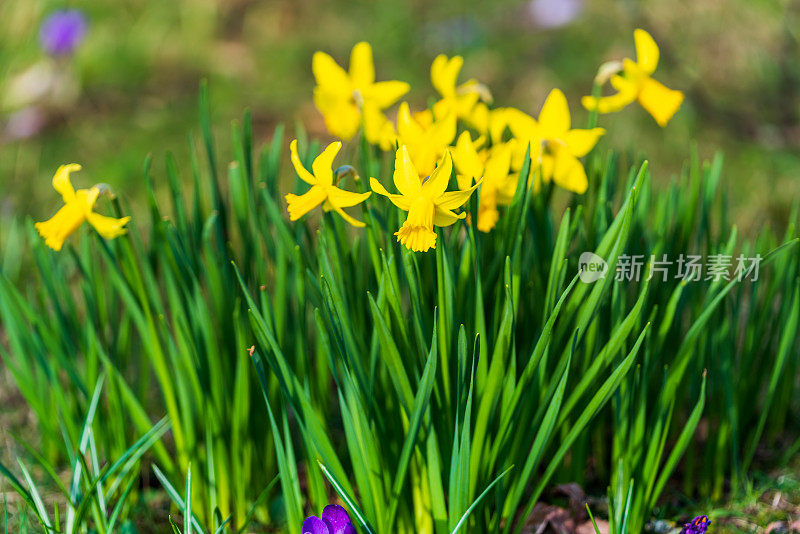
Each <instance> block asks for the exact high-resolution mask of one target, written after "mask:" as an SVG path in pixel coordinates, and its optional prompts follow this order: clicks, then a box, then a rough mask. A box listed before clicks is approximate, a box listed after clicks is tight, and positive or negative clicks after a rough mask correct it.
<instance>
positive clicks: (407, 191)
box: [393, 145, 422, 197]
mask: <svg viewBox="0 0 800 534" xmlns="http://www.w3.org/2000/svg"><path fill="white" fill-rule="evenodd" d="M393 178H394V185H395V187H397V190H398V191H400V194H402V195H405V196H407V197H415V196H417V195H418V194H419V191H420V190H421V189H422V182H421V181H420V179H419V173H418V172H417V169H416V167H414V164H413V163H412V162H411V156H409V155H408V148H406V146H405V145H402V146H401V147H400V148H398V149H397V153H396V154H395V159H394V177H393Z"/></svg>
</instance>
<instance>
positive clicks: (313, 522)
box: [302, 504, 356, 534]
mask: <svg viewBox="0 0 800 534" xmlns="http://www.w3.org/2000/svg"><path fill="white" fill-rule="evenodd" d="M302 534H356V527H354V526H353V524H352V523H351V522H350V516H349V515H347V512H346V511H345V509H344V508H342V507H341V506H339V505H338V504H329V505H328V506H326V507H325V509H324V510H323V511H322V519H320V518H319V517H317V516H315V515H312V516H310V517H308V518H306V520H305V521H303V532H302Z"/></svg>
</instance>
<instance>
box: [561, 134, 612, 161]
mask: <svg viewBox="0 0 800 534" xmlns="http://www.w3.org/2000/svg"><path fill="white" fill-rule="evenodd" d="M605 133H606V131H605V129H603V128H592V129H591V130H570V131H568V132H567V133H566V134H565V135H564V142H565V143H566V144H567V150H569V153H570V154H572V155H573V156H575V157H578V158H580V157H583V156H585V155H586V154H588V153H589V151H590V150H592V149H593V148H594V146H595V145H596V144H597V141H598V140H599V139H600V138H601V137H602V136H603V134H605Z"/></svg>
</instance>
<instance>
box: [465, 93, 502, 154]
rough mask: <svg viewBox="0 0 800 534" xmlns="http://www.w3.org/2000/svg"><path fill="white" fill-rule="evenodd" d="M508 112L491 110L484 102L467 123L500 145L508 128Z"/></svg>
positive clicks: (478, 106) (472, 113)
mask: <svg viewBox="0 0 800 534" xmlns="http://www.w3.org/2000/svg"><path fill="white" fill-rule="evenodd" d="M506 112H507V109H506V108H495V109H489V106H487V105H486V104H484V103H483V102H478V103H477V104H475V107H474V108H472V112H470V115H469V117H468V118H467V119H465V122H466V123H467V124H469V125H470V126H471V127H472V128H474V129H475V130H476V131H477V132H478V133H480V134H481V135H488V136H489V139H491V140H492V143H495V144H498V143H501V142H502V141H503V134H504V133H505V131H506V126H508V124H507V121H506V114H507V113H506Z"/></svg>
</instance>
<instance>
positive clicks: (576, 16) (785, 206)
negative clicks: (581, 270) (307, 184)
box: [0, 0, 800, 231]
mask: <svg viewBox="0 0 800 534" xmlns="http://www.w3.org/2000/svg"><path fill="white" fill-rule="evenodd" d="M62 8H77V9H81V10H83V11H84V12H85V13H86V15H87V17H88V19H89V25H90V27H89V32H88V34H87V38H86V40H85V42H84V43H83V44H82V45H81V47H80V48H79V50H78V52H77V53H76V55H75V56H74V57H72V58H70V59H63V60H59V62H58V64H57V65H56V68H57V71H58V72H60V73H62V74H61V75H62V76H63V77H64V78H60V79H56V80H49V81H47V80H44V81H43V80H42V79H41V78H42V76H41V75H40V74H37V73H38V71H37V70H36V69H37V66H38V67H40V66H41V62H42V61H43V60H45V59H47V56H46V55H45V54H44V52H42V50H41V48H40V46H39V41H38V31H39V25H40V24H41V21H42V19H43V18H44V17H45V16H46V15H47V14H48V13H50V12H52V11H53V10H55V9H62ZM558 16H560V17H561V20H558V18H559V17H558ZM636 27H641V28H644V29H646V30H648V31H649V32H650V33H651V34H652V35H653V36H654V37H655V39H656V41H657V42H658V43H659V44H660V46H661V58H662V59H661V64H660V66H659V69H658V71H657V73H656V79H658V80H659V81H661V82H663V83H665V84H666V85H667V86H669V87H671V88H675V89H681V90H683V91H684V92H685V93H686V97H687V98H686V101H685V103H684V105H683V108H682V109H681V110H680V111H679V113H678V114H677V115H676V116H675V118H674V119H673V120H672V122H671V123H670V124H669V125H668V127H667V128H665V129H663V130H662V129H661V128H659V127H658V126H657V125H656V124H655V122H654V121H653V120H652V119H651V118H650V117H649V116H648V115H647V114H646V113H645V112H644V111H643V110H642V109H641V108H639V107H638V106H633V107H631V108H629V109H626V110H624V111H623V112H621V113H618V114H614V115H606V116H601V119H600V123H601V125H602V126H604V127H606V128H607V129H608V130H609V134H608V135H607V137H606V138H605V139H604V140H603V142H602V144H601V149H607V148H611V147H614V148H619V149H623V150H630V151H632V152H633V153H635V154H646V155H647V157H648V158H649V159H650V161H651V169H652V171H653V174H654V177H655V180H656V181H657V182H666V181H668V180H669V179H671V178H672V177H674V176H675V175H676V174H677V173H679V172H680V170H681V167H682V165H683V164H684V162H685V161H686V160H687V158H688V157H689V154H690V151H691V146H692V143H693V142H696V143H697V146H698V149H699V152H700V155H701V156H702V157H709V156H711V155H712V154H713V152H715V151H716V150H722V151H724V153H725V156H726V165H725V169H726V171H725V176H724V180H725V184H726V185H727V188H726V190H727V193H728V195H729V197H730V199H731V201H732V203H733V205H734V209H735V211H734V213H735V217H736V220H737V222H738V223H739V225H740V227H742V228H744V229H748V230H751V231H757V230H758V228H760V227H761V225H763V224H764V223H765V222H771V223H775V224H778V225H780V224H781V223H782V222H783V221H784V220H785V218H786V216H787V214H788V212H789V209H790V207H791V203H792V202H793V201H795V200H796V199H798V198H800V2H798V1H797V0H676V1H655V0H651V1H633V0H627V1H617V2H613V1H610V0H596V1H592V0H584V1H580V0H533V1H527V2H519V1H513V2H512V1H503V0H500V1H465V0H438V1H436V2H432V1H426V0H413V1H409V2H384V1H378V0H372V1H365V0H356V1H350V0H332V1H327V2H321V1H320V2H316V1H310V0H289V1H286V0H272V1H265V0H84V1H72V2H57V1H44V0H2V1H0V191H1V192H2V197H0V221H2V220H4V219H5V220H8V218H9V217H10V216H12V215H15V214H16V215H28V214H29V215H30V216H32V217H33V218H35V219H43V218H46V217H49V216H50V214H51V213H52V212H53V210H54V209H55V208H57V207H58V205H59V203H60V199H58V198H57V196H56V195H55V194H54V193H53V192H52V190H51V189H50V179H51V177H52V174H53V172H54V171H55V169H56V167H57V166H58V165H59V164H61V163H67V162H79V163H81V164H83V166H84V171H83V173H81V174H80V175H78V176H77V177H76V179H75V181H76V185H79V186H81V187H85V186H89V185H92V184H94V183H96V182H106V183H109V184H111V185H112V186H113V187H114V188H115V189H116V190H117V191H118V192H119V193H121V194H122V195H123V196H124V197H126V198H127V199H128V200H130V201H131V202H132V203H135V202H136V200H137V199H140V198H141V196H142V194H143V192H144V187H143V184H142V170H141V169H142V163H143V161H144V158H145V156H146V155H147V154H148V153H152V154H153V155H154V156H155V162H156V165H157V167H156V169H157V175H162V173H161V172H160V171H161V169H162V168H163V158H162V156H163V154H164V153H165V152H166V151H168V150H169V151H172V152H175V153H176V155H177V156H178V158H179V161H183V162H184V163H186V162H187V161H188V160H187V153H188V149H187V140H186V139H187V138H186V134H187V132H188V131H189V130H190V129H195V130H196V129H197V124H196V123H197V118H196V106H197V91H198V85H199V81H200V80H201V79H202V78H207V79H208V80H209V87H210V92H211V105H212V110H213V115H214V122H215V128H217V129H218V131H219V132H220V133H221V134H223V135H224V134H226V133H227V131H228V125H229V122H230V120H232V119H234V118H237V117H240V116H241V113H242V111H243V110H244V109H245V108H250V109H251V110H252V113H253V118H254V124H255V128H256V133H257V137H258V140H259V141H262V140H266V139H268V138H269V137H270V136H271V132H272V129H273V128H274V126H275V125H276V124H277V123H278V122H286V123H287V124H289V125H290V126H291V125H292V124H294V123H295V121H298V120H299V121H301V122H303V123H304V124H305V125H306V128H307V129H308V131H309V132H310V133H311V134H312V135H316V136H319V137H322V138H325V137H327V134H326V132H325V129H324V125H323V123H322V120H321V117H320V116H319V115H318V113H317V112H316V110H315V109H314V107H313V104H312V103H311V95H312V90H313V85H314V81H313V77H312V74H311V55H312V54H313V52H314V51H315V50H325V51H327V52H329V53H331V54H332V55H333V56H334V57H335V58H336V59H337V60H338V61H339V62H340V63H344V64H346V63H347V60H348V56H349V51H350V48H351V46H352V45H353V44H354V43H355V42H357V41H359V40H367V41H369V42H371V43H372V45H373V48H374V53H375V62H376V68H377V72H378V78H379V79H401V80H405V81H408V82H410V83H411V84H412V92H411V94H410V95H409V96H408V98H409V99H410V101H411V102H412V104H416V105H418V106H423V105H425V103H426V102H427V101H428V99H429V98H430V97H431V96H432V94H433V93H432V88H431V87H430V82H429V78H428V76H429V67H430V62H431V60H432V59H433V58H434V57H435V56H436V55H437V54H438V53H440V52H443V53H446V54H449V55H452V54H462V55H463V56H464V57H465V67H464V70H463V72H462V77H461V80H466V79H467V78H468V77H476V78H478V79H479V80H481V81H482V82H484V83H486V84H487V85H488V86H489V87H490V88H491V90H492V92H493V94H494V97H495V104H496V105H501V106H503V105H513V106H517V107H519V108H521V109H523V110H525V111H527V112H530V113H533V114H537V113H538V110H539V107H540V106H541V103H542V101H543V100H544V97H545V96H546V95H547V93H548V92H549V90H550V89H551V88H553V87H560V88H562V89H563V90H564V91H565V93H566V94H567V96H568V97H569V99H570V105H571V108H572V112H573V117H574V118H573V120H574V122H575V123H576V124H583V123H585V121H586V117H587V113H586V112H585V110H583V109H582V108H580V104H579V99H580V96H581V95H583V94H587V93H588V92H589V91H590V88H591V83H592V78H593V77H594V74H595V72H596V69H597V67H598V66H599V65H600V63H602V62H604V61H607V60H610V59H617V58H622V57H625V56H631V55H632V54H633V37H632V32H633V29H634V28H636ZM37 76H39V78H37ZM70 80H73V82H70ZM48 83H49V85H47V84H48ZM37 84H38V85H37ZM21 102H22V103H21ZM290 132H291V128H290ZM222 139H224V137H220V144H221V145H222V147H223V149H224V148H225V144H224V142H222V141H221V140H222ZM223 154H225V151H224V150H223ZM182 167H183V168H184V170H186V169H187V168H188V165H186V164H184V165H182ZM140 208H141V209H143V208H144V206H143V205H140Z"/></svg>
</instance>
